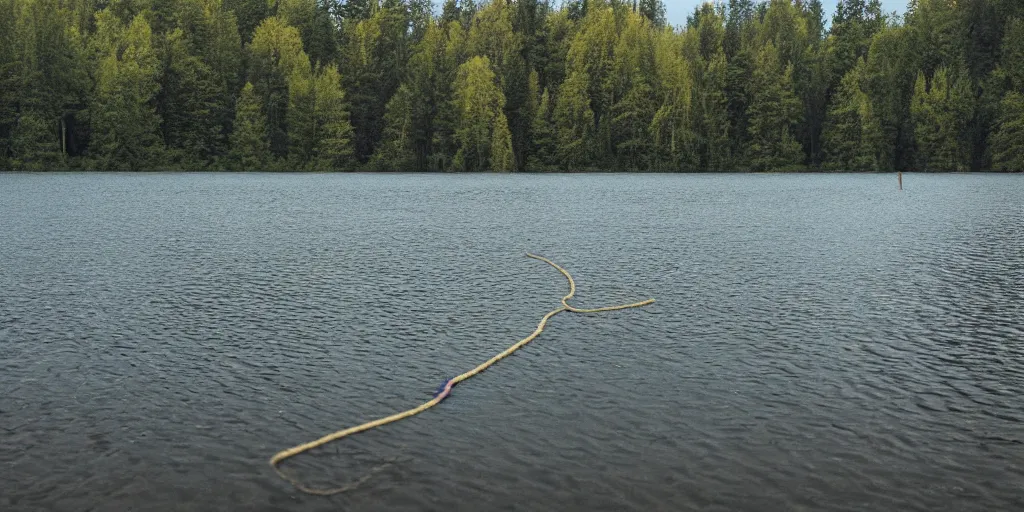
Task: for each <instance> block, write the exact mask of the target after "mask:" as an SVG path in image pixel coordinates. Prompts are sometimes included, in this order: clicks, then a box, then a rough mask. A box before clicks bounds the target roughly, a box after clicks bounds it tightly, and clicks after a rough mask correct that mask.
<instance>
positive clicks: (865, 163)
mask: <svg viewBox="0 0 1024 512" xmlns="http://www.w3.org/2000/svg"><path fill="white" fill-rule="evenodd" d="M866 67H867V64H866V62H865V61H864V59H861V61H860V63H859V64H858V65H857V66H856V67H854V68H853V69H852V70H850V72H849V73H847V74H846V76H845V77H843V82H842V85H841V86H840V88H839V92H838V94H837V95H836V97H835V98H834V100H833V104H832V106H831V108H830V109H829V113H828V117H827V120H826V124H825V132H824V135H823V138H824V141H823V142H824V151H825V161H824V167H825V169H828V170H832V171H880V170H882V169H881V167H880V162H879V152H880V150H881V141H882V127H881V124H880V122H879V120H878V118H877V117H876V116H875V115H874V111H873V108H872V104H871V99H870V98H869V97H868V95H867V94H866V93H865V92H864V91H863V88H862V87H863V85H862V84H863V81H864V73H865V68H866Z"/></svg>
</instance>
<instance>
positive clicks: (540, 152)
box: [526, 89, 558, 172]
mask: <svg viewBox="0 0 1024 512" xmlns="http://www.w3.org/2000/svg"><path fill="white" fill-rule="evenodd" d="M531 133H532V134H533V137H532V139H531V140H532V143H533V146H532V147H531V149H530V157H529V159H528V160H527V164H526V170H528V171H533V172H547V171H551V170H554V169H556V168H557V166H556V160H555V155H556V152H557V149H558V148H557V145H556V143H555V129H554V124H553V123H552V121H551V95H550V94H549V93H548V90H547V89H544V94H543V95H541V98H540V105H539V106H538V108H537V111H536V112H535V113H534V117H533V124H532V126H531Z"/></svg>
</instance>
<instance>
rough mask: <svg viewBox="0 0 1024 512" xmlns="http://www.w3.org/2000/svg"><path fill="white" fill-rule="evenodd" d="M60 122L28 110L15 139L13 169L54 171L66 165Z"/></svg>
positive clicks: (12, 141) (12, 152) (18, 124)
mask: <svg viewBox="0 0 1024 512" xmlns="http://www.w3.org/2000/svg"><path fill="white" fill-rule="evenodd" d="M59 140H60V139H59V137H58V136H57V123H56V122H49V123H48V122H47V120H46V117H45V116H43V115H41V114H40V113H38V112H35V111H32V110H28V111H25V112H22V113H21V116H20V117H19V119H18V122H17V124H16V125H15V127H14V131H13V134H12V136H11V157H12V158H11V167H12V168H14V169H19V170H23V171H52V170H55V169H62V168H64V166H65V161H64V155H63V153H62V152H61V148H60V145H59V144H58V141H59Z"/></svg>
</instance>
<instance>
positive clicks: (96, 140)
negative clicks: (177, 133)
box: [91, 11, 163, 170]
mask: <svg viewBox="0 0 1024 512" xmlns="http://www.w3.org/2000/svg"><path fill="white" fill-rule="evenodd" d="M100 14H101V16H99V17H98V19H97V25H99V28H98V31H99V32H100V33H101V34H110V35H112V36H113V37H111V39H112V40H113V46H107V47H106V48H102V47H101V48H100V50H101V51H102V52H103V53H102V54H101V55H102V57H101V60H100V61H99V64H98V68H97V70H96V94H95V98H94V101H93V106H92V116H91V118H92V131H93V133H94V134H95V135H94V137H93V140H92V144H91V147H92V149H93V154H94V155H95V156H96V159H97V160H96V165H98V166H99V167H100V168H101V169H109V170H147V169H157V168H160V167H161V166H162V163H163V162H162V159H163V144H162V142H161V140H160V136H159V129H160V117H159V115H157V112H156V95H157V92H158V91H159V90H160V84H159V83H158V81H157V78H158V76H159V73H160V72H159V62H158V61H157V57H156V53H155V52H154V51H153V46H152V32H151V31H150V28H149V23H148V22H147V21H146V18H145V17H144V16H142V15H138V16H135V17H134V18H133V19H132V22H131V25H129V26H128V27H127V28H121V27H120V21H119V20H117V19H116V18H115V17H114V16H113V15H112V14H110V13H109V12H108V11H103V12H101V13H100Z"/></svg>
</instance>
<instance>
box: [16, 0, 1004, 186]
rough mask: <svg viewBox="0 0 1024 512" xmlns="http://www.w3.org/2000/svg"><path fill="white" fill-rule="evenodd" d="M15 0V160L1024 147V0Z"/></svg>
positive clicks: (483, 158)
mask: <svg viewBox="0 0 1024 512" xmlns="http://www.w3.org/2000/svg"><path fill="white" fill-rule="evenodd" d="M432 7H433V6H432V5H431V2H430V0H347V1H343V0H269V1H268V0H0V169H14V170H75V169H83V170H93V169H96V170H175V169H183V170H315V171H333V170H339V171H340V170H370V171H535V172H545V171H562V170H566V171H577V170H616V171H787V170H826V171H889V170H918V171H968V170H990V169H994V170H1005V171H1020V170H1024V2H1021V1H1020V0H912V1H911V3H910V5H909V6H908V9H907V12H906V13H905V14H904V15H902V16H899V15H896V14H895V13H885V12H883V11H882V8H881V5H880V4H879V2H878V0H870V1H866V0H839V3H838V5H837V6H836V11H835V15H834V16H833V17H832V19H831V20H830V23H826V20H825V17H824V12H823V8H822V4H821V1H820V0H769V1H764V2H760V3H755V2H754V1H753V0H728V1H727V2H724V3H705V4H704V5H702V6H700V7H697V8H696V9H695V10H694V12H693V13H692V14H691V15H690V16H689V17H688V19H687V23H686V24H685V26H682V27H669V26H667V24H666V20H665V8H664V4H663V3H662V2H661V0H568V1H565V2H562V3H559V4H558V5H553V4H552V2H551V1H550V0H548V1H545V0H490V1H484V2H476V1H474V0H447V1H446V2H445V3H444V4H443V6H442V7H441V9H440V12H434V11H433V9H432Z"/></svg>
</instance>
